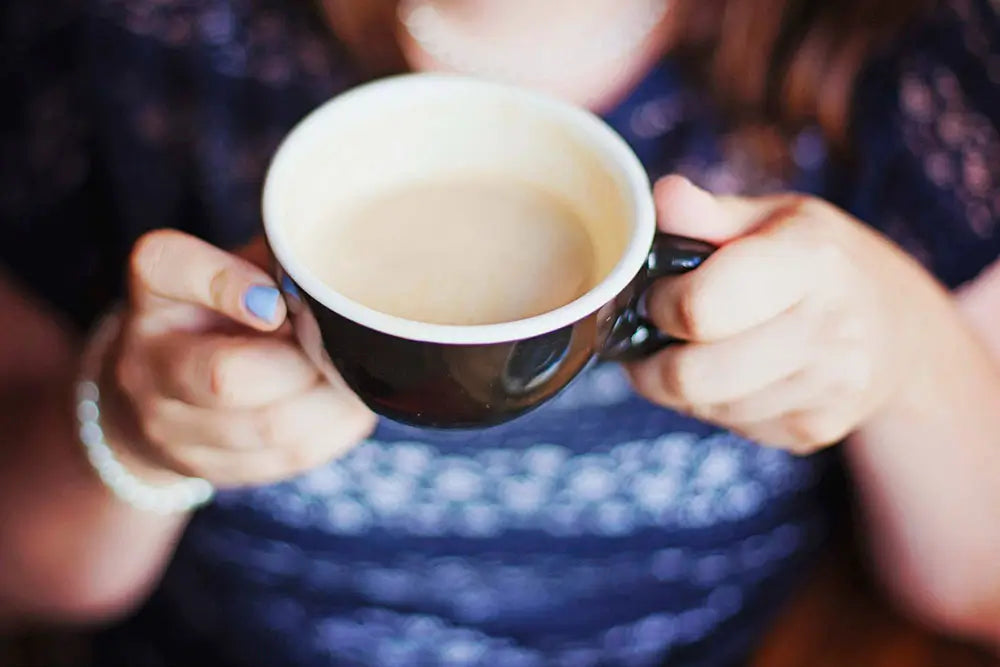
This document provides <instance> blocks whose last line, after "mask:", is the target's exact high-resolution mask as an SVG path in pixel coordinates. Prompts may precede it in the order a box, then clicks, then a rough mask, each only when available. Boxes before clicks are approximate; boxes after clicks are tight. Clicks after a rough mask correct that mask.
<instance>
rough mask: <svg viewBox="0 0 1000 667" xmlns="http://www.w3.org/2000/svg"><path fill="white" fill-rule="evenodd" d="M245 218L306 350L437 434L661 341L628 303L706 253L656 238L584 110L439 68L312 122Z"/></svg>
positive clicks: (370, 399)
mask: <svg viewBox="0 0 1000 667" xmlns="http://www.w3.org/2000/svg"><path fill="white" fill-rule="evenodd" d="M263 216H264V227H265V232H266V236H267V239H268V242H269V244H270V247H271V251H272V253H273V255H274V258H275V260H276V265H277V268H276V270H277V272H278V277H279V282H280V284H281V286H282V289H283V292H284V295H285V299H286V301H287V303H288V310H289V315H290V318H291V321H292V325H293V328H294V330H295V332H296V335H297V337H298V339H299V341H300V342H301V345H302V346H303V349H304V350H305V351H306V353H307V354H308V355H309V357H310V358H311V359H312V360H313V361H314V362H315V363H316V364H317V365H318V366H319V368H320V369H321V370H322V371H323V372H324V373H325V374H326V375H327V376H328V377H331V378H332V377H336V375H338V374H339V376H340V377H342V378H343V380H344V381H345V382H346V383H347V384H348V386H349V387H350V388H351V389H352V390H353V391H354V392H355V393H356V394H357V395H358V396H359V397H360V398H361V399H362V400H363V401H364V402H365V403H366V404H367V405H368V406H369V407H371V408H372V410H374V411H375V412H377V413H379V414H381V415H383V416H386V417H388V418H390V419H393V420H396V421H400V422H404V423H408V424H413V425H419V426H426V427H435V428H471V427H482V426H489V425H495V424H499V423H502V422H505V421H508V420H510V419H512V418H514V417H517V416H519V415H521V414H523V413H525V412H527V411H528V410H530V409H532V408H535V407H537V406H539V405H541V404H542V403H544V402H545V401H547V400H548V399H550V398H552V397H553V396H555V395H556V394H557V393H558V392H559V391H560V390H561V389H563V388H564V387H565V386H566V385H567V384H569V382H570V381H571V380H572V379H573V378H574V377H575V376H576V375H577V374H578V373H579V372H580V371H581V370H582V369H583V368H584V367H585V366H586V365H587V364H588V362H590V361H591V360H592V359H593V358H594V357H595V356H597V357H600V358H602V359H606V360H612V361H626V360H634V359H638V358H642V357H643V356H646V355H649V354H651V353H653V352H654V351H656V350H659V349H661V348H662V347H664V346H665V345H667V344H669V343H670V342H671V340H670V339H669V338H668V337H666V336H664V335H662V334H661V333H659V332H658V331H657V330H656V329H655V327H653V326H652V325H651V324H650V323H649V322H648V321H647V320H646V319H645V318H644V317H643V316H642V314H641V312H640V307H639V304H640V302H641V296H642V293H643V291H644V289H645V288H646V287H647V286H648V285H649V284H650V283H651V282H652V281H653V280H656V279H657V278H660V277H663V276H667V275H672V274H679V273H683V272H686V271H690V270H692V269H694V268H696V267H697V266H698V265H699V264H701V262H702V261H704V259H705V258H706V257H708V255H709V254H710V253H711V252H712V250H713V248H712V247H711V246H710V245H708V244H705V243H702V242H699V241H694V240H691V239H685V238H679V237H673V236H667V235H663V234H658V233H657V230H656V213H655V209H654V205H653V198H652V192H651V186H650V182H649V179H648V177H647V175H646V172H645V170H644V169H643V167H642V165H641V164H640V162H639V160H638V159H637V158H636V156H635V154H634V153H633V152H632V151H631V149H630V148H629V147H628V145H627V144H626V143H625V142H624V141H623V140H622V139H621V138H620V137H619V136H618V135H617V134H616V133H615V132H614V131H613V130H612V129H611V128H610V127H608V126H607V125H606V124H604V123H603V122H602V121H601V120H600V119H599V118H597V117H596V116H594V115H592V114H591V113H589V112H587V111H585V110H583V109H580V108H577V107H574V106H572V105H570V104H566V103H563V102H561V101H558V100H555V99H551V98H549V97H547V96H544V95H542V94H539V93H535V92H530V91H527V90H524V89H520V88H517V87H513V86H509V85H506V84H500V83H491V82H485V81H481V80H477V79H472V78H467V77H463V76H459V75H446V74H409V75H402V76H398V77H393V78H388V79H383V80H380V81H378V82H375V83H371V84H366V85H363V86H360V87H358V88H356V89H353V90H351V91H349V92H347V93H344V94H342V95H340V96H338V97H336V98H334V99H333V100H331V101H329V102H327V103H326V104H324V105H323V106H321V107H319V108H318V109H316V110H315V111H313V112H312V113H311V114H310V115H308V116H307V117H306V118H305V119H304V120H302V121H301V122H300V123H299V124H298V125H297V126H296V127H295V128H294V129H293V130H292V132H291V133H290V134H289V135H288V136H287V137H286V139H285V140H284V142H283V143H282V145H281V146H280V148H279V149H278V151H277V153H276V154H275V156H274V158H273V161H272V163H271V166H270V169H269V172H268V175H267V179H266V183H265V187H264V195H263Z"/></svg>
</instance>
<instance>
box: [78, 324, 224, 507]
mask: <svg viewBox="0 0 1000 667" xmlns="http://www.w3.org/2000/svg"><path fill="white" fill-rule="evenodd" d="M120 336H121V315H120V314H118V313H115V312H113V313H111V314H110V315H108V316H106V317H105V318H104V319H103V320H102V322H101V324H100V325H99V327H98V328H97V330H96V331H95V333H94V335H93V336H92V338H91V340H90V343H89V344H88V345H87V347H86V349H85V351H84V355H83V359H82V363H81V371H80V376H79V380H78V381H77V385H76V389H77V391H76V415H77V422H78V425H79V431H78V432H79V437H80V441H81V442H82V444H83V446H84V449H85V450H86V454H87V459H88V460H89V462H90V464H91V466H92V467H93V469H94V472H95V473H96V474H97V476H98V477H99V478H100V480H101V481H102V482H103V483H104V485H105V487H107V488H108V490H109V491H111V493H112V494H113V495H114V496H115V497H117V498H118V499H119V500H121V501H123V502H124V503H125V504H127V505H130V506H132V507H134V508H136V509H139V510H142V511H147V512H153V513H156V514H180V513H184V512H188V511H191V510H193V509H196V508H197V507H200V506H201V505H204V504H205V503H207V502H208V501H209V500H211V498H212V496H213V495H214V489H213V487H212V485H211V484H210V483H209V482H207V481H206V480H203V479H199V478H191V477H183V476H180V475H178V474H177V473H174V472H171V471H168V470H166V469H163V468H160V467H157V466H154V465H151V464H150V463H149V462H148V461H144V460H143V457H141V456H139V455H137V453H136V452H135V451H134V449H133V448H131V447H128V446H122V444H121V443H124V442H130V441H132V442H136V441H137V440H133V439H131V438H129V437H128V430H129V429H126V428H123V424H128V423H132V424H134V423H135V420H134V419H131V420H129V419H123V418H122V417H125V416H126V415H131V410H129V409H126V407H125V406H127V404H128V401H127V399H126V398H125V397H124V396H123V395H122V393H121V392H120V391H110V392H109V393H108V394H107V395H105V394H103V393H102V391H101V385H102V384H103V385H104V386H106V387H107V386H111V387H115V383H114V382H110V383H109V382H107V379H108V377H109V376H111V377H113V376H114V375H115V374H114V373H113V372H112V371H111V370H110V369H111V368H113V366H114V363H113V360H114V357H113V350H114V349H115V345H114V343H115V342H116V341H117V340H118V339H119V338H120ZM105 398H107V399H109V400H107V402H105V400H104V399H105ZM116 399H117V400H116ZM116 408H117V409H116ZM105 410H106V411H107V412H108V413H109V414H112V415H114V414H117V415H118V416H119V419H117V420H115V419H111V420H106V419H105V414H104V413H103V412H102V411H105ZM106 421H107V425H106ZM111 424H114V425H111ZM106 428H110V429H111V431H110V437H109V433H107V432H106V431H105V429H106ZM116 428H118V429H119V432H118V433H117V434H116V433H115V429H116ZM131 430H132V431H137V430H138V429H131ZM122 432H124V433H122ZM116 436H120V437H116ZM112 442H117V443H118V444H117V446H116V447H115V446H112V444H111V443H112Z"/></svg>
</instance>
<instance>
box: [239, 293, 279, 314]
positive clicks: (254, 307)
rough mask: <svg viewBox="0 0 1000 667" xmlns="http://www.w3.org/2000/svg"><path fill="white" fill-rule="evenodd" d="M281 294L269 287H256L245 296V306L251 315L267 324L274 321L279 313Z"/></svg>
mask: <svg viewBox="0 0 1000 667" xmlns="http://www.w3.org/2000/svg"><path fill="white" fill-rule="evenodd" d="M280 298H281V293H280V292H278V290H277V289H276V288H274V287H270V286H268V285H254V286H253V287H251V288H250V289H248V290H247V291H246V294H244V295H243V304H244V305H245V306H246V307H247V310H249V311H250V312H251V313H253V314H254V315H256V316H257V317H258V318H259V319H262V320H264V321H265V322H271V321H273V320H274V316H275V315H276V314H277V313H278V299H280Z"/></svg>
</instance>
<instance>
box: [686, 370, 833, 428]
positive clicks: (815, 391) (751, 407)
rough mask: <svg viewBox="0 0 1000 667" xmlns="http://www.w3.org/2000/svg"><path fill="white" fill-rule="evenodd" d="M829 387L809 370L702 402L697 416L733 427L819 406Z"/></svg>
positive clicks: (750, 424)
mask: <svg viewBox="0 0 1000 667" xmlns="http://www.w3.org/2000/svg"><path fill="white" fill-rule="evenodd" d="M829 391H830V387H829V386H828V385H827V384H825V383H823V382H821V381H820V378H819V377H818V376H817V375H816V374H815V373H813V372H811V371H810V370H803V371H800V372H798V373H795V374H794V375H791V376H790V377H786V378H782V379H780V380H778V381H777V382H774V383H772V384H771V385H770V386H768V387H765V388H764V389H762V390H760V391H758V392H754V393H751V394H749V395H747V396H743V397H741V398H738V399H735V400H733V401H730V402H727V403H717V404H714V405H707V406H702V407H699V408H697V409H696V412H697V416H698V417H699V418H700V419H703V420H705V421H707V422H711V423H713V424H718V425H720V426H725V427H727V428H733V429H738V430H739V429H746V428H747V427H748V426H752V425H754V424H761V423H764V422H769V421H773V420H776V419H779V418H780V417H782V416H784V415H787V414H790V413H794V412H799V411H802V410H813V409H818V408H819V407H821V406H822V405H823V404H824V402H825V401H827V400H829V396H828V394H829Z"/></svg>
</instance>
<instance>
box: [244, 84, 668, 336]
mask: <svg viewBox="0 0 1000 667" xmlns="http://www.w3.org/2000/svg"><path fill="white" fill-rule="evenodd" d="M439 85H459V86H467V87H479V88H481V89H491V90H492V91H494V92H498V93H502V94H504V95H505V96H506V97H507V98H508V99H511V100H514V101H516V102H519V103H521V104H524V105H526V106H532V107H535V108H539V109H543V110H545V111H546V113H549V114H554V115H558V116H559V117H560V120H561V121H562V122H565V123H566V124H568V125H570V126H572V127H573V128H574V129H576V130H577V131H578V132H580V133H581V134H582V135H584V136H585V137H586V142H587V144H586V146H587V148H588V149H589V150H591V151H592V152H593V153H594V154H595V155H597V156H598V157H599V158H600V161H601V163H602V164H604V165H606V166H607V167H608V168H611V169H615V170H617V171H618V172H619V174H620V175H621V176H622V177H624V178H623V180H624V182H625V184H626V187H627V192H625V193H624V194H625V195H626V197H627V203H628V205H629V206H630V207H631V208H632V220H631V224H632V230H631V234H630V236H629V240H628V243H627V245H626V248H625V250H624V252H623V253H622V256H621V257H620V258H619V260H618V262H617V263H616V264H615V266H614V267H613V268H612V270H611V271H610V272H609V273H608V274H607V275H606V276H605V277H604V279H603V280H601V281H600V282H599V283H598V284H597V285H595V286H594V287H593V288H591V289H590V290H589V291H587V292H586V293H584V294H583V295H581V296H580V297H578V298H577V299H575V300H574V301H571V302H570V303H568V304H566V305H564V306H561V307H559V308H556V309H554V310H550V311H548V312H545V313H542V314H540V315H535V316H532V317H528V318H524V319H520V320H514V321H510V322H501V323H497V324H477V325H451V324H432V323H427V322H420V321H416V320H410V319H405V318H402V317H396V316H394V315H389V314H386V313H383V312H380V311H377V310H375V309H373V308H370V307H368V306H365V305H363V304H361V303H359V302H357V301H355V300H353V299H350V298H348V297H346V296H345V295H343V294H340V293H339V292H337V291H336V290H334V289H332V288H331V287H330V286H329V285H327V284H325V283H324V282H322V281H321V280H319V279H318V278H317V277H316V276H314V275H313V274H312V273H311V272H310V271H309V270H308V269H307V268H306V267H305V266H303V264H302V262H300V261H298V260H297V259H296V257H295V254H294V252H293V249H292V247H291V243H290V241H289V238H288V234H286V233H284V231H283V225H282V223H281V221H280V217H281V216H280V208H279V204H280V202H279V201H277V198H278V195H277V194H276V191H277V189H278V188H277V185H276V184H275V177H274V174H275V173H279V172H280V171H282V170H279V169H278V167H279V166H280V165H282V164H283V163H284V162H286V161H287V160H289V159H291V158H289V155H290V154H291V153H292V152H293V150H294V148H295V146H296V145H297V144H299V143H300V142H304V141H308V139H309V135H310V134H311V132H310V128H311V127H313V126H314V125H319V124H320V123H322V122H323V119H324V116H326V115H327V114H329V113H330V112H331V111H332V110H333V109H335V108H337V107H340V106H342V105H345V104H352V103H359V102H363V101H364V99H363V98H365V97H368V96H379V95H382V94H383V93H385V92H387V91H388V89H391V88H398V87H399V86H439ZM262 212H263V219H264V232H265V235H266V236H267V239H268V244H269V246H270V248H271V252H272V253H273V254H274V258H275V259H276V260H277V262H278V264H279V265H280V267H281V268H282V270H283V271H284V272H285V273H286V274H287V275H288V276H289V278H291V280H292V281H293V282H294V283H295V284H296V285H297V286H298V288H299V289H300V290H301V291H303V292H305V293H306V294H308V295H309V296H311V297H312V298H313V299H315V300H316V301H317V302H319V303H320V304H321V305H323V306H324V307H326V308H328V309H329V310H331V311H333V312H335V313H337V314H338V315H340V316H342V317H345V318H347V319H348V320H351V321H352V322H354V323H356V324H359V325H361V326H364V327H367V328H369V329H373V330H375V331H379V332H381V333H384V334H388V335H391V336H395V337H397V338H403V339H407V340H412V341H417V342H427V343H440V344H452V345H488V344H494V343H505V342H510V341H517V340H527V339H529V338H534V337H536V336H541V335H544V334H547V333H551V332H553V331H557V330H559V329H562V328H565V327H568V326H572V325H573V324H575V323H577V322H579V321H581V320H583V319H585V318H587V317H589V316H590V315H592V314H594V313H596V312H597V311H599V310H600V309H601V308H603V307H604V306H605V305H607V304H608V303H610V302H611V301H613V300H614V299H615V298H616V297H617V296H618V295H619V294H620V293H621V292H622V291H624V290H625V288H626V287H627V286H628V285H629V283H631V282H632V280H633V279H634V278H635V276H636V275H637V274H638V272H639V270H640V269H641V268H642V266H643V265H644V264H645V262H646V259H647V258H648V256H649V251H650V247H651V245H652V242H653V237H654V235H655V231H656V212H655V206H654V203H653V195H652V189H651V185H650V181H649V176H648V175H647V173H646V170H645V168H644V167H643V166H642V163H641V162H640V161H639V158H638V157H637V156H636V155H635V153H634V151H633V150H632V149H631V147H629V145H628V144H627V143H626V142H625V140H624V139H623V138H622V137H621V136H619V135H618V133H616V132H615V131H614V130H613V129H612V128H611V127H609V126H608V125H607V124H606V123H605V122H604V121H603V120H602V119H600V118H599V117H597V116H596V115H594V114H593V113H591V112H589V111H587V110H585V109H582V108H580V107H576V106H573V105H572V104H570V103H567V102H563V101H561V100H558V99H555V98H552V97H550V96H547V95H545V94H542V93H538V92H535V91H532V90H527V89H524V88H519V87H517V86H513V85H510V84H505V83H499V82H493V81H486V80H483V79H477V78H472V77H468V76H466V75H459V74H442V73H415V74H414V73H411V74H401V75H396V76H391V77H386V78H383V79H379V80H376V81H374V82H371V83H365V84H362V85H360V86H357V87H355V88H353V89H351V90H349V91H347V92H344V93H342V94H340V95H338V96H336V97H334V98H332V99H330V100H328V101H327V102H325V103H323V104H322V105H320V106H319V107H317V108H316V109H314V110H313V111H312V112H310V113H309V114H308V115H306V117H305V118H303V119H302V120H301V121H299V122H298V123H297V124H296V125H295V127H293V128H292V130H291V131H290V132H289V133H288V135H287V136H286V137H285V138H284V139H283V140H282V143H281V145H280V146H279V147H278V150H277V151H276V152H275V154H274V156H273V158H272V160H271V164H270V167H269V169H268V172H267V176H266V178H265V182H264V189H263V196H262Z"/></svg>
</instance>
